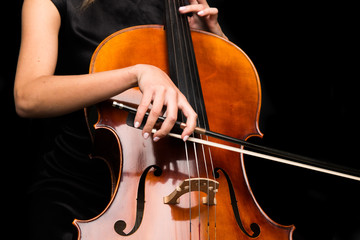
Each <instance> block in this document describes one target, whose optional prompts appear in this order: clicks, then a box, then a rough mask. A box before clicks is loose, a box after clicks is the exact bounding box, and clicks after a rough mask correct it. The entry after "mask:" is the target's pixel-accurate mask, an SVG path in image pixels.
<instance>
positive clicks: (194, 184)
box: [163, 178, 219, 205]
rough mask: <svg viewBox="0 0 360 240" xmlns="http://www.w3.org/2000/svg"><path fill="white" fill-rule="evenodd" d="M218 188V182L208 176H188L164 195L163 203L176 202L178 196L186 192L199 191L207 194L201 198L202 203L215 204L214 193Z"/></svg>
mask: <svg viewBox="0 0 360 240" xmlns="http://www.w3.org/2000/svg"><path fill="white" fill-rule="evenodd" d="M218 188H219V182H217V181H215V180H212V179H208V178H190V179H186V180H184V181H183V182H182V183H181V184H180V185H179V186H178V187H177V188H176V189H175V190H174V191H173V192H172V193H170V194H169V195H168V196H166V197H164V198H163V199H164V203H165V204H171V205H174V204H178V203H180V197H181V196H182V195H184V194H186V193H190V192H194V191H195V192H197V191H201V192H204V193H206V194H207V196H206V197H203V198H202V203H203V204H206V205H215V204H216V198H215V194H216V193H217V191H218Z"/></svg>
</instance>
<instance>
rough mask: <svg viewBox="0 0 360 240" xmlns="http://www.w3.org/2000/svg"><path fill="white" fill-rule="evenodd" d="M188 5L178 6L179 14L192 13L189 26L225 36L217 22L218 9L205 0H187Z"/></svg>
mask: <svg viewBox="0 0 360 240" xmlns="http://www.w3.org/2000/svg"><path fill="white" fill-rule="evenodd" d="M189 2H190V5H187V6H182V7H180V8H179V12H180V13H181V14H187V13H194V14H193V16H191V17H189V24H190V28H193V29H198V30H204V31H208V32H212V33H215V34H217V35H219V36H221V37H224V38H227V37H226V36H225V34H224V33H223V31H222V30H221V27H220V25H219V22H218V12H219V11H218V9H217V8H212V7H210V6H209V4H208V3H207V2H206V0H189Z"/></svg>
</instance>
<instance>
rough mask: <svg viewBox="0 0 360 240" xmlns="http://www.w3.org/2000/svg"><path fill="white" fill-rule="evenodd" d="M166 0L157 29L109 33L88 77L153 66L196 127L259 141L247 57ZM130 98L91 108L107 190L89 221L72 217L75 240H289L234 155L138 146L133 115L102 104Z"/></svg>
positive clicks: (168, 144) (132, 97) (256, 94)
mask: <svg viewBox="0 0 360 240" xmlns="http://www.w3.org/2000/svg"><path fill="white" fill-rule="evenodd" d="M166 3H167V9H166V10H167V11H166V13H167V15H166V19H167V21H166V26H165V30H164V27H163V26H155V25H153V26H138V27H133V28H130V29H125V30H122V31H119V32H117V33H114V34H113V35H111V36H109V37H108V38H107V39H105V40H104V41H103V42H102V43H101V44H100V45H99V47H98V48H97V50H96V51H95V53H94V55H93V58H92V62H91V66H90V72H91V73H94V72H99V71H106V70H111V69H117V68H122V67H126V66H130V65H134V64H139V63H144V64H151V65H155V66H157V67H159V68H161V69H162V70H164V71H166V72H168V73H169V75H170V77H171V79H173V81H174V82H175V83H176V85H177V86H178V87H179V89H180V90H181V91H182V92H183V94H184V95H185V96H186V97H187V99H188V100H189V102H190V103H191V105H192V106H193V108H194V109H195V110H196V112H197V114H198V116H199V120H198V126H199V127H200V128H202V129H206V130H211V131H214V132H219V133H222V134H224V135H227V136H231V137H234V138H236V139H244V140H246V139H248V138H249V137H251V136H262V134H261V132H260V130H259V127H258V118H259V113H260V105H261V91H260V83H259V77H258V74H257V72H256V69H255V67H254V66H253V64H252V63H251V61H250V59H249V58H248V57H247V56H246V54H245V53H244V52H243V51H242V50H241V49H239V48H238V47H236V46H235V45H234V44H232V43H231V42H229V41H227V40H224V39H222V38H220V37H217V36H215V35H213V34H209V33H205V32H201V31H193V32H190V31H189V29H188V26H187V19H186V17H185V16H179V14H178V13H177V9H178V7H179V6H180V5H183V3H182V2H179V1H166ZM190 35H191V37H192V39H193V40H192V41H191V40H190ZM192 42H193V45H194V47H192ZM129 56H131V57H130V58H129ZM144 56H147V58H145V57H144ZM195 56H196V60H195ZM140 97H141V93H140V92H139V90H138V89H136V88H135V89H130V90H128V91H126V92H124V93H122V94H120V95H119V96H116V97H114V98H113V99H111V100H110V101H105V102H103V103H100V104H99V105H98V115H99V117H98V121H97V122H96V123H95V131H94V134H93V138H94V146H95V149H94V154H93V157H98V158H102V159H104V160H105V161H106V163H107V164H108V165H109V168H110V171H111V176H112V192H113V193H112V197H111V201H110V203H109V204H108V206H107V207H106V209H105V210H104V211H103V212H102V213H101V214H100V215H99V216H97V217H95V218H94V219H91V220H86V221H84V220H75V222H74V223H75V225H76V226H77V228H78V230H79V239H126V238H128V239H140V238H141V239H182V238H185V239H189V238H190V239H206V238H207V239H216V238H218V239H255V238H256V239H269V240H270V239H291V235H292V232H293V230H294V227H293V226H282V225H279V224H276V223H275V222H273V221H272V220H271V219H270V218H269V217H267V216H266V214H265V213H264V212H263V211H262V210H261V208H260V206H259V205H258V204H257V202H256V200H255V198H254V196H253V194H252V192H251V189H250V187H249V183H248V181H247V177H246V172H245V169H244V163H243V155H242V154H238V153H234V152H230V151H225V150H221V149H218V148H212V147H207V146H204V145H197V144H193V143H190V142H186V143H184V142H183V141H181V140H178V139H174V138H171V137H168V138H166V139H162V140H161V141H160V142H157V143H155V142H153V141H152V140H151V139H148V140H144V139H143V137H142V136H141V131H140V130H138V129H135V128H134V127H133V126H132V124H131V123H132V122H133V115H132V114H131V113H129V112H127V111H122V110H119V109H117V108H114V107H113V104H112V103H113V101H116V102H117V103H123V104H126V105H130V106H135V107H136V105H137V104H139V102H140ZM87 114H89V113H88V112H87ZM233 119H235V120H233ZM179 121H181V122H184V120H183V119H179ZM89 125H91V123H89ZM174 131H176V130H174ZM206 139H210V140H211V141H213V142H220V143H221V142H222V141H221V140H217V139H212V138H210V137H209V138H206Z"/></svg>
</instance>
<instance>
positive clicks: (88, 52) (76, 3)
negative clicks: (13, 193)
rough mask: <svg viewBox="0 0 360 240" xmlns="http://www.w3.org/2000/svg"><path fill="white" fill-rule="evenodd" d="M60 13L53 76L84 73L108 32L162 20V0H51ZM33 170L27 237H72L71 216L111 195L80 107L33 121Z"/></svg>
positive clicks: (91, 211) (83, 214)
mask: <svg viewBox="0 0 360 240" xmlns="http://www.w3.org/2000/svg"><path fill="white" fill-rule="evenodd" d="M51 1H52V2H53V3H54V5H55V6H56V8H57V9H58V11H59V13H60V16H61V28H60V33H59V56H58V63H57V67H56V72H55V74H56V75H76V74H85V73H88V69H89V63H90V59H91V56H92V53H93V52H94V50H95V49H96V47H97V46H98V44H99V43H100V42H101V41H102V40H103V39H105V38H106V37H107V36H108V35H110V34H112V33H114V32H116V31H118V30H120V29H123V28H126V27H131V26H135V25H142V24H162V23H163V0H95V2H94V3H93V4H91V5H90V6H88V7H87V8H86V9H81V5H82V1H83V0H51ZM33 129H34V130H35V131H34V132H36V138H37V139H38V141H36V142H34V143H33V145H34V148H35V149H36V151H37V152H36V154H34V155H35V156H38V157H37V159H36V160H34V162H37V167H38V169H37V170H38V171H37V175H36V178H35V181H34V183H33V184H32V185H31V187H30V199H31V201H30V212H29V213H30V214H29V218H30V219H29V221H28V226H29V234H30V236H29V237H28V239H37V240H39V239H40V240H41V239H52V240H56V239H62V240H64V239H66V240H70V239H76V229H75V228H74V227H73V226H72V224H71V223H72V221H73V220H74V218H77V219H89V218H92V217H94V216H96V215H98V214H99V213H100V212H101V211H102V210H103V209H104V208H105V206H106V204H107V203H108V202H109V200H110V182H109V172H108V170H107V167H106V165H105V164H104V163H103V162H102V161H101V160H96V159H90V158H89V157H88V156H89V153H90V152H91V140H90V135H89V132H88V129H87V126H86V122H85V118H84V113H83V111H82V110H80V111H77V112H74V113H71V114H68V115H65V116H62V117H57V118H51V119H39V120H34V125H33Z"/></svg>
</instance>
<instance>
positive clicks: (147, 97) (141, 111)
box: [134, 93, 152, 128]
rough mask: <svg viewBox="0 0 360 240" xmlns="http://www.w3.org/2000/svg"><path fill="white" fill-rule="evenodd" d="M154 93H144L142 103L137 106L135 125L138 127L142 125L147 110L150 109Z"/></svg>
mask: <svg viewBox="0 0 360 240" xmlns="http://www.w3.org/2000/svg"><path fill="white" fill-rule="evenodd" d="M151 100H152V95H151V94H148V93H144V94H143V96H142V98H141V101H140V104H139V106H138V108H137V111H136V115H135V119H134V127H136V128H138V127H140V125H141V123H142V121H143V119H144V117H145V114H146V112H147V111H148V110H149V106H150V104H151Z"/></svg>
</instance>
